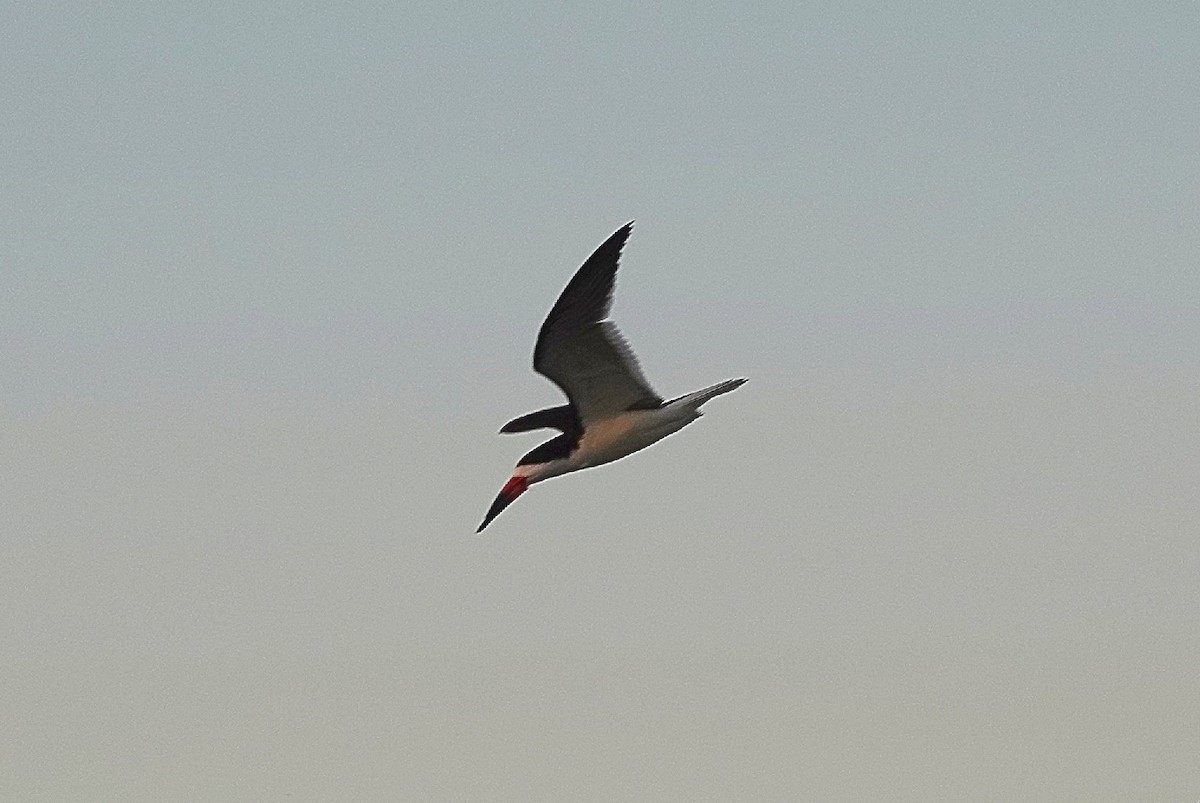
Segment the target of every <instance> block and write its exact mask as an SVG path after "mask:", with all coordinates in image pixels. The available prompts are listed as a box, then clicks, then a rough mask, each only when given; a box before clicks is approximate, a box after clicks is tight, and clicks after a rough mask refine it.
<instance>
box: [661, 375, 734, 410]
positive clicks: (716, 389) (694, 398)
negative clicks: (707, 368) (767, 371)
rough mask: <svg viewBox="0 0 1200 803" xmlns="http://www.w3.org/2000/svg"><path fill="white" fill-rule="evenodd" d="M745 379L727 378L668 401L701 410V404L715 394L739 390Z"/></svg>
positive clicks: (671, 403)
mask: <svg viewBox="0 0 1200 803" xmlns="http://www.w3.org/2000/svg"><path fill="white" fill-rule="evenodd" d="M745 381H746V380H745V379H726V380H725V381H724V382H718V383H717V384H715V385H712V386H711V387H707V388H704V389H703V390H697V391H694V392H692V393H689V394H687V395H686V396H680V397H679V398H678V399H672V400H671V401H669V402H667V404H668V405H676V404H678V405H681V406H682V405H686V406H688V407H691V408H692V409H693V410H699V409H700V405H702V404H704V403H705V402H706V401H708V400H709V399H711V398H713V397H714V396H720V395H721V394H722V393H729V392H730V391H731V390H737V389H738V388H740V387H741V386H742V385H743V384H744V383H745Z"/></svg>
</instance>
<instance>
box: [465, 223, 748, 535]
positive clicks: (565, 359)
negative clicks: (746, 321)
mask: <svg viewBox="0 0 1200 803" xmlns="http://www.w3.org/2000/svg"><path fill="white" fill-rule="evenodd" d="M632 229H633V223H632V221H631V222H629V223H626V224H625V225H624V226H622V227H621V228H619V229H617V230H616V232H614V233H613V235H612V236H611V237H609V238H608V239H607V240H605V241H604V242H603V243H601V244H600V247H599V248H597V249H596V251H595V253H593V254H592V255H591V256H590V257H588V259H587V261H586V262H584V263H583V265H582V266H581V267H580V268H579V270H578V271H577V272H576V273H575V276H574V277H573V278H572V279H571V281H570V282H568V283H567V286H566V289H564V290H563V291H562V295H560V296H559V297H558V301H557V302H555V304H554V307H553V308H552V309H551V310H550V314H549V315H547V316H546V321H545V323H543V324H542V329H541V331H540V332H538V338H537V345H535V346H534V349H533V370H535V371H537V372H538V373H539V374H541V375H542V376H544V377H546V378H547V379H549V380H550V381H551V382H553V383H554V384H556V385H558V387H559V388H560V389H561V390H562V392H563V393H565V394H566V396H567V402H568V403H567V404H564V405H561V406H559V407H550V408H548V409H545V410H538V411H537V412H535V413H528V414H527V415H523V416H521V417H520V418H514V419H513V420H512V421H509V422H508V423H507V424H505V425H504V426H503V427H501V428H500V431H501V432H528V431H530V430H535V429H557V430H558V431H559V432H561V433H562V434H560V435H558V436H556V437H555V438H553V439H551V440H548V441H546V442H545V443H543V444H542V445H541V446H539V447H537V448H536V449H534V450H533V451H531V452H529V454H527V455H525V456H524V457H522V458H521V459H520V460H519V461H518V462H517V466H516V468H514V469H513V473H512V477H510V478H509V480H508V482H506V483H504V487H503V488H502V489H500V494H499V495H498V496H497V497H496V501H495V502H493V503H492V506H491V508H490V509H489V510H488V512H487V516H485V517H484V519H483V523H482V524H480V525H479V529H478V530H476V531H475V532H482V531H483V528H484V527H486V526H488V525H489V524H491V523H492V519H494V518H496V516H498V515H500V511H502V510H504V508H506V507H508V506H509V505H510V504H512V502H513V500H515V499H516V498H517V497H518V496H520V495H521V494H523V493H525V490H526V489H527V488H528V487H529V486H530V485H533V484H534V483H535V482H541V481H542V480H548V479H550V478H551V477H557V476H559V475H561V474H566V473H568V472H571V471H579V470H580V469H583V468H591V467H593V466H599V465H603V464H604V463H611V462H612V461H614V460H619V459H620V458H622V457H625V456H626V455H631V454H633V453H634V452H636V451H638V450H639V449H645V448H646V447H647V446H649V445H650V444H652V443H654V442H655V441H659V440H662V439H663V438H665V437H667V436H668V435H670V434H671V433H673V432H678V431H679V430H681V429H683V428H684V427H685V426H687V425H688V424H690V423H692V422H693V421H695V420H696V419H697V418H699V417H700V415H701V414H700V406H701V405H702V404H704V403H705V402H706V401H708V400H709V399H711V398H713V397H714V396H719V395H721V394H722V393H728V392H729V391H731V390H734V389H736V388H738V387H739V386H740V385H741V384H742V383H743V382H745V381H746V380H745V379H728V380H726V381H724V382H719V383H717V384H716V385H713V386H711V387H707V388H704V389H703V390H697V391H696V392H694V393H689V394H687V395H686V396H680V397H679V398H677V399H671V400H670V401H663V399H662V397H660V396H659V395H658V394H657V393H655V392H654V390H653V389H652V388H651V387H650V383H648V382H647V381H646V377H645V376H643V375H642V369H641V368H640V367H639V366H638V362H637V358H636V357H634V356H633V351H632V350H631V349H630V348H629V344H628V343H627V342H625V338H623V337H622V336H621V333H620V332H618V331H617V327H616V325H614V324H613V322H612V321H610V320H608V310H609V308H610V307H611V306H612V294H613V284H614V282H615V281H616V277H617V262H618V260H619V259H620V258H621V248H622V247H623V246H624V245H625V241H626V240H627V239H628V238H629V232H630V231H631V230H632Z"/></svg>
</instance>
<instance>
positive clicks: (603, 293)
mask: <svg viewBox="0 0 1200 803" xmlns="http://www.w3.org/2000/svg"><path fill="white" fill-rule="evenodd" d="M632 228H633V223H632V222H630V223H626V224H625V225H624V226H622V227H621V228H619V229H617V230H616V232H615V233H613V235H612V236H611V237H609V238H608V239H607V240H605V241H604V242H603V243H601V244H600V247H599V248H597V249H596V251H595V252H594V253H593V254H592V255H591V256H590V257H588V259H587V261H586V262H584V263H583V265H582V266H581V267H580V268H579V270H578V271H576V273H575V276H574V277H572V279H571V281H570V282H568V283H567V286H566V288H565V289H564V290H563V291H562V295H560V296H559V297H558V301H557V302H556V303H555V305H554V307H553V308H552V309H551V310H550V314H549V315H547V316H546V321H545V323H543V324H542V328H541V331H540V332H538V339H537V345H536V346H535V347H534V350H533V368H534V370H535V371H537V372H538V373H540V374H542V375H543V376H545V377H547V378H548V379H550V381H552V382H554V384H556V385H558V386H559V387H560V388H562V391H563V393H565V394H567V398H568V399H569V400H570V402H571V405H572V406H573V407H574V408H575V410H576V412H577V413H578V415H579V419H580V420H581V421H582V422H583V423H584V424H587V423H588V422H589V421H595V420H598V419H602V418H607V417H609V416H612V415H615V414H617V413H620V412H622V411H624V410H628V409H630V408H637V407H657V406H658V405H659V404H661V403H662V398H661V397H660V396H659V395H658V394H657V393H655V392H654V390H653V388H651V387H650V383H649V382H647V381H646V377H645V376H643V375H642V369H641V367H639V366H638V362H637V358H636V357H634V355H633V351H632V350H631V349H630V348H629V344H628V343H626V342H625V338H623V337H622V336H621V333H620V332H618V331H617V327H616V325H615V324H613V323H612V321H609V320H606V319H607V317H608V311H609V308H610V307H611V306H612V294H613V286H614V284H615V282H616V276H617V264H618V261H619V260H620V258H621V248H622V247H623V246H624V245H625V241H626V240H627V239H628V238H629V232H630V231H631V230H632Z"/></svg>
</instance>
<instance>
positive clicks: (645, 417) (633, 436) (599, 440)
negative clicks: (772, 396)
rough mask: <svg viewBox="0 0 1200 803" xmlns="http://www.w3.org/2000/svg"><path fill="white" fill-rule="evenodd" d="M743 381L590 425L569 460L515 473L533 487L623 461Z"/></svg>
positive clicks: (689, 420)
mask: <svg viewBox="0 0 1200 803" xmlns="http://www.w3.org/2000/svg"><path fill="white" fill-rule="evenodd" d="M744 381H745V380H744V379H734V380H729V381H727V382H721V383H719V384H717V385H713V386H712V387H709V388H705V389H703V390H698V391H696V392H695V393H689V394H688V395H686V396H683V397H682V398H679V399H676V400H674V401H672V402H669V403H667V404H665V405H663V406H662V407H659V408H658V409H655V410H628V411H625V412H621V413H618V414H616V415H614V416H612V417H611V418H605V419H601V420H599V421H591V422H588V423H587V424H586V426H585V427H584V432H583V436H582V437H581V438H580V439H579V446H578V447H577V448H576V449H575V451H573V452H572V453H571V454H570V455H569V456H568V457H565V458H561V459H558V460H551V461H549V462H547V463H536V464H531V465H524V466H517V470H516V472H514V473H515V474H519V475H523V476H526V477H528V478H529V482H530V483H531V484H532V483H535V482H541V481H542V480H547V479H550V478H551V477H557V476H559V475H561V474H567V473H569V472H571V471H579V470H580V469H584V468H592V467H593V466H601V465H604V464H605V463H611V462H612V461H614V460H620V459H621V458H622V457H626V456H628V455H631V454H633V453H634V452H637V451H640V450H642V449H645V448H646V447H647V446H650V445H651V444H653V443H656V442H657V441H660V440H662V439H663V438H665V437H667V436H668V435H670V434H672V433H675V432H678V431H679V430H681V429H683V428H684V427H686V426H687V425H688V424H690V423H692V422H693V421H695V420H696V419H697V418H699V417H700V415H701V413H700V406H701V405H702V404H704V403H705V402H707V401H708V400H709V399H711V398H712V397H713V396H717V395H719V394H721V393H728V392H729V391H731V390H733V389H735V388H737V387H738V386H740V385H741V384H742V382H744Z"/></svg>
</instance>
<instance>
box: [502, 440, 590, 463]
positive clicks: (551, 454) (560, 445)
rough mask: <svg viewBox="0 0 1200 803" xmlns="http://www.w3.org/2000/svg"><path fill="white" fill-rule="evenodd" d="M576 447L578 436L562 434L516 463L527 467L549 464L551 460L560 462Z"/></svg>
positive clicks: (532, 450)
mask: <svg viewBox="0 0 1200 803" xmlns="http://www.w3.org/2000/svg"><path fill="white" fill-rule="evenodd" d="M578 445H579V436H578V435H568V434H566V433H564V434H562V435H558V436H557V437H554V438H551V439H550V440H548V441H546V442H545V443H543V444H542V445H541V446H538V447H536V448H534V449H531V450H530V451H529V452H528V453H526V455H525V456H524V457H522V458H521V459H520V460H518V461H517V465H518V466H528V465H533V464H536V463H549V462H550V461H551V460H561V459H562V458H564V457H567V456H569V455H570V454H571V452H573V451H575V447H576V446H578Z"/></svg>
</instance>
